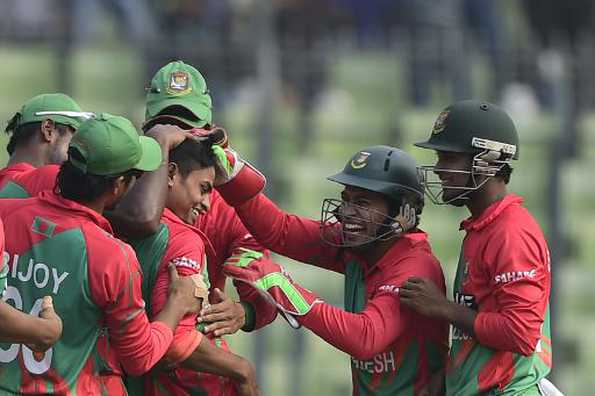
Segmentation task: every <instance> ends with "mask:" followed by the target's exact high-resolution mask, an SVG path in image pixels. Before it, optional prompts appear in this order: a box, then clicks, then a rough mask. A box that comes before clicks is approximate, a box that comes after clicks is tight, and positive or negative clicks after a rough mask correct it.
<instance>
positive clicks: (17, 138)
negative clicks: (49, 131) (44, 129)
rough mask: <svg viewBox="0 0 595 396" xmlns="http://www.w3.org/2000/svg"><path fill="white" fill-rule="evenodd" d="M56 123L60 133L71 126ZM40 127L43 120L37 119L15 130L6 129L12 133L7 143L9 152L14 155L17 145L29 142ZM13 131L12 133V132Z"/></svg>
mask: <svg viewBox="0 0 595 396" xmlns="http://www.w3.org/2000/svg"><path fill="white" fill-rule="evenodd" d="M55 125H56V129H57V130H58V133H60V135H64V134H65V133H66V132H68V128H70V127H69V126H68V125H64V124H59V123H55ZM40 128H41V121H37V122H29V123H27V124H23V125H20V126H19V127H17V128H16V129H15V130H9V131H6V133H9V134H10V140H9V141H8V144H7V145H6V151H8V154H9V155H12V153H14V150H15V149H16V148H17V147H20V146H24V145H25V144H27V143H28V142H29V141H30V140H31V139H32V138H33V136H35V134H37V133H38V132H39V130H40ZM11 131H12V133H10V132H11Z"/></svg>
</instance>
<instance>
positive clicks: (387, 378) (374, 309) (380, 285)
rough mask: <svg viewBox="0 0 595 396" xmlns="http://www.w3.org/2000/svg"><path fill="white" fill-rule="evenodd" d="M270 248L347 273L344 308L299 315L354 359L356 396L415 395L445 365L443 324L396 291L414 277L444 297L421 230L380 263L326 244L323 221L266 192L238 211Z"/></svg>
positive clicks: (325, 307) (437, 268)
mask: <svg viewBox="0 0 595 396" xmlns="http://www.w3.org/2000/svg"><path fill="white" fill-rule="evenodd" d="M236 211H237V213H238V214H239V216H240V218H241V219H242V222H243V223H244V224H245V225H246V227H247V228H248V229H249V230H250V231H251V232H252V233H253V234H254V236H255V237H256V239H257V240H258V241H259V242H261V243H262V244H263V245H264V246H266V247H267V248H269V249H271V250H273V251H275V252H277V253H279V254H282V255H284V256H287V257H291V258H293V259H295V260H298V261H302V262H306V263H310V264H313V265H316V266H319V267H322V268H326V269H328V270H331V271H336V272H340V273H343V274H344V275H345V310H342V309H340V308H337V307H334V306H332V305H330V304H325V303H319V304H315V305H314V306H313V307H312V309H311V310H310V312H308V313H307V314H306V315H304V316H301V317H298V320H299V321H300V323H301V324H303V325H304V326H305V327H307V328H308V329H310V330H311V331H313V332H314V333H316V334H317V335H318V336H320V337H321V338H323V339H324V340H326V341H327V342H328V343H330V344H332V345H333V346H335V347H336V348H338V349H340V350H342V351H344V352H346V353H348V354H349V355H351V371H352V378H353V394H354V395H362V396H363V395H417V394H421V393H422V392H423V391H424V389H425V388H426V387H427V386H428V384H429V382H430V377H431V375H432V374H434V373H437V372H439V371H440V370H442V369H443V368H444V364H445V360H446V353H447V347H448V345H447V337H448V327H447V325H446V323H444V322H441V321H436V320H433V319H429V318H426V317H423V316H421V315H419V314H416V313H414V312H412V311H411V310H409V309H407V308H405V307H402V306H401V304H400V300H399V295H398V290H399V287H400V286H401V285H402V284H403V283H404V282H405V281H406V280H407V279H408V278H409V277H412V276H417V277H423V278H426V279H430V280H431V281H433V282H434V283H435V284H436V286H437V287H439V288H440V290H442V291H443V292H444V293H446V288H445V283H444V276H443V273H442V269H441V267H440V264H439V262H438V260H436V258H435V257H434V256H433V254H432V252H431V250H430V245H429V244H428V241H427V236H426V234H425V233H424V232H422V231H420V230H414V231H412V232H409V233H407V234H405V235H403V236H402V237H400V238H399V239H397V240H396V241H395V243H394V245H393V246H392V247H391V248H390V249H389V250H388V251H387V252H386V253H385V255H384V256H383V257H382V258H381V259H380V260H379V261H378V262H377V263H374V264H372V263H368V262H366V260H365V259H364V258H363V257H361V256H358V255H356V254H354V253H353V252H351V251H350V250H341V249H337V248H333V247H330V246H329V245H327V244H325V243H324V242H323V241H322V239H321V236H320V222H319V221H315V220H310V219H306V218H302V217H299V216H295V215H290V214H286V213H284V212H283V211H281V210H280V209H279V208H278V207H277V206H276V205H275V204H274V203H273V202H271V201H270V200H268V199H267V198H266V197H265V196H264V195H263V194H259V195H258V196H256V197H255V198H253V199H251V200H249V201H247V202H246V203H244V204H243V205H241V206H238V207H236Z"/></svg>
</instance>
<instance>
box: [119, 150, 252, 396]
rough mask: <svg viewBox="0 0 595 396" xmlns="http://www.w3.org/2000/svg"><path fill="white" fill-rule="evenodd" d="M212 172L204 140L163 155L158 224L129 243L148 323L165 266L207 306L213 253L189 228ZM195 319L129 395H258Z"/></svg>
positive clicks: (205, 200) (163, 284) (161, 292)
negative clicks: (192, 282)
mask: <svg viewBox="0 0 595 396" xmlns="http://www.w3.org/2000/svg"><path fill="white" fill-rule="evenodd" d="M219 150H221V151H222V149H219ZM218 169H219V164H218V162H217V157H216V154H215V153H214V151H213V147H212V146H211V143H210V142H209V141H208V140H205V141H203V142H199V141H196V140H193V139H187V140H185V141H184V142H183V143H181V144H180V145H179V146H177V147H176V148H174V149H173V150H171V151H170V153H169V164H168V178H167V188H168V192H167V197H166V201H165V208H164V210H163V215H162V217H161V224H160V226H159V229H158V231H157V232H156V233H155V234H154V235H152V236H150V237H148V238H146V239H143V240H139V241H137V242H134V243H133V247H134V249H135V250H136V252H137V255H138V257H139V261H140V263H141V267H142V269H143V296H144V299H145V301H146V302H147V308H148V311H149V316H150V317H153V316H157V315H159V313H160V312H161V310H162V309H163V308H164V306H165V303H166V300H167V291H168V288H169V283H170V279H169V276H168V267H169V265H170V264H173V265H175V266H176V268H177V270H178V273H179V274H181V275H188V276H194V277H195V279H197V284H198V285H199V287H200V289H201V293H202V297H203V299H204V301H207V298H208V283H209V281H208V275H207V270H206V265H207V262H206V253H207V249H210V250H212V249H213V248H212V246H211V244H210V242H209V240H208V239H207V237H206V236H205V235H204V234H203V233H202V232H201V231H200V230H199V229H198V228H196V227H194V226H193V225H194V224H195V222H196V219H197V217H198V216H200V215H204V214H205V213H206V212H207V211H208V210H209V207H210V202H211V192H212V191H213V182H214V180H215V177H216V174H217V173H218V172H219V171H218ZM203 276H204V277H203ZM196 318H197V315H193V316H189V317H186V318H185V319H184V320H183V321H181V322H180V324H179V325H178V327H177V329H176V331H175V333H174V340H173V342H172V345H171V347H170V348H169V350H168V352H167V354H166V359H167V367H166V369H165V370H163V371H157V372H154V373H150V374H148V375H146V376H145V378H144V383H143V384H142V385H140V384H139V382H138V380H131V381H128V385H129V386H128V388H129V389H128V391H129V394H130V395H176V396H183V395H194V394H197V393H200V392H204V393H205V394H209V395H221V396H226V395H236V394H240V395H242V396H249V395H257V394H258V391H257V387H256V383H255V377H254V368H253V367H252V365H251V364H250V363H249V362H248V361H247V360H245V359H243V358H241V357H240V356H237V355H235V354H233V353H231V352H229V349H228V348H226V347H221V342H220V341H219V339H218V338H216V337H215V336H214V335H213V334H212V333H210V334H207V335H203V333H202V332H200V331H199V330H198V329H197V325H196ZM141 386H142V387H143V388H144V389H141Z"/></svg>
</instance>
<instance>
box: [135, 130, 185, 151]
mask: <svg viewBox="0 0 595 396" xmlns="http://www.w3.org/2000/svg"><path fill="white" fill-rule="evenodd" d="M145 135H146V136H150V137H152V138H153V139H155V140H157V142H159V144H160V145H161V147H162V148H163V149H164V150H165V151H170V150H172V149H174V148H176V147H177V146H179V145H180V144H182V142H183V141H184V140H186V139H192V138H194V135H193V134H192V133H191V132H190V131H185V130H183V129H182V128H180V127H177V126H175V125H162V124H157V125H155V126H153V127H152V128H151V129H149V130H148V131H147V133H146V134H145Z"/></svg>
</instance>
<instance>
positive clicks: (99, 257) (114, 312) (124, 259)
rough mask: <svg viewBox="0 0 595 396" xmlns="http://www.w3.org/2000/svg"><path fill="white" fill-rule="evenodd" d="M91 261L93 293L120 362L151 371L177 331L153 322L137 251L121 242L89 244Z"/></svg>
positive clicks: (134, 372) (131, 370) (135, 370)
mask: <svg viewBox="0 0 595 396" xmlns="http://www.w3.org/2000/svg"><path fill="white" fill-rule="evenodd" d="M110 242H112V241H110ZM88 261H89V286H90V292H91V296H92V298H93V299H94V301H95V303H96V304H97V305H98V306H99V307H100V308H101V309H102V310H103V313H104V320H105V324H106V326H107V328H108V330H109V334H110V343H111V345H112V347H113V348H114V349H115V350H116V352H117V354H118V357H119V359H120V363H121V364H122V366H123V368H124V370H126V371H127V372H128V373H129V374H131V375H142V374H144V373H146V372H148V371H149V370H150V369H151V368H152V367H153V366H154V365H155V364H156V363H157V362H158V361H159V360H160V359H161V358H162V357H163V355H164V354H165V352H166V351H167V349H168V348H169V346H170V344H171V341H172V339H173V332H172V330H171V329H170V328H169V327H167V325H165V324H164V323H162V322H153V323H149V319H148V317H147V314H146V312H145V302H144V301H143V299H142V290H141V283H142V278H141V277H142V275H141V271H140V265H139V263H138V260H137V258H136V255H135V254H134V251H133V250H132V248H131V247H130V246H128V245H127V244H125V243H123V242H119V241H116V242H115V243H113V242H112V243H110V244H97V245H96V246H89V244H88Z"/></svg>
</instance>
